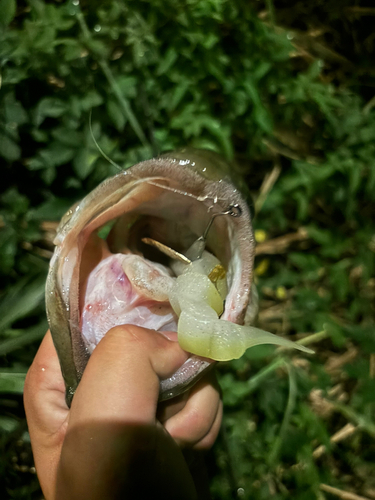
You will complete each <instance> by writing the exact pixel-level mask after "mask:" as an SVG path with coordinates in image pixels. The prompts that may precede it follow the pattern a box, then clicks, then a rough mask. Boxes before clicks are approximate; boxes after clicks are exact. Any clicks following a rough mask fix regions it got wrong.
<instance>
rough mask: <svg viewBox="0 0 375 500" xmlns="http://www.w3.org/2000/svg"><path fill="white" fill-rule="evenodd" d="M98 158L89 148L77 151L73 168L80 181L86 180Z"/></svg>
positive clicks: (97, 154)
mask: <svg viewBox="0 0 375 500" xmlns="http://www.w3.org/2000/svg"><path fill="white" fill-rule="evenodd" d="M98 156H99V153H98V152H97V151H95V152H92V150H91V149H89V148H82V149H80V150H79V151H78V153H77V154H76V155H75V157H74V160H73V167H74V171H75V172H76V174H77V175H78V177H79V178H80V179H86V177H87V176H88V175H89V174H90V173H91V172H92V170H93V168H94V165H95V161H96V160H97V158H98Z"/></svg>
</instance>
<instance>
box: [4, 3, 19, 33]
mask: <svg viewBox="0 0 375 500" xmlns="http://www.w3.org/2000/svg"><path fill="white" fill-rule="evenodd" d="M16 7H17V3H16V0H0V24H2V25H3V26H4V27H5V26H8V24H10V23H11V22H12V21H13V19H14V16H15V15H16Z"/></svg>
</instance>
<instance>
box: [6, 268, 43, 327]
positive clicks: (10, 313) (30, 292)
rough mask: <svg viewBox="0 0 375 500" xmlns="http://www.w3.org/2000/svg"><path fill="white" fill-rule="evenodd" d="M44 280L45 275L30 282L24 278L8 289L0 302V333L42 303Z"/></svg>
mask: <svg viewBox="0 0 375 500" xmlns="http://www.w3.org/2000/svg"><path fill="white" fill-rule="evenodd" d="M45 280H46V276H45V275H41V276H38V277H37V278H34V279H33V280H32V281H30V278H29V277H25V278H23V279H21V280H19V281H18V282H17V283H16V284H15V285H13V286H12V287H11V288H8V290H7V291H6V293H5V294H4V295H3V296H2V298H1V301H0V332H2V331H4V330H5V329H6V328H9V327H10V326H11V325H12V324H13V323H14V322H15V321H17V320H19V319H21V318H23V317H25V316H27V315H28V314H30V313H31V312H32V311H34V309H35V308H36V307H38V306H39V305H41V304H42V303H43V300H44V287H45Z"/></svg>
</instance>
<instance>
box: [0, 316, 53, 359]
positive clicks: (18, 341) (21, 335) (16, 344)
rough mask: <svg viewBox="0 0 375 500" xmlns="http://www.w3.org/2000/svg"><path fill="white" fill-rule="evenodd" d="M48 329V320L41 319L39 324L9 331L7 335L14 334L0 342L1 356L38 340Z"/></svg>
mask: <svg viewBox="0 0 375 500" xmlns="http://www.w3.org/2000/svg"><path fill="white" fill-rule="evenodd" d="M47 329H48V323H47V320H43V321H41V322H40V323H39V324H38V325H36V326H33V327H31V328H27V329H25V330H10V331H7V332H6V334H7V336H12V337H13V338H9V339H8V340H4V341H3V342H0V356H5V355H7V354H9V353H11V352H13V351H16V350H17V349H21V348H23V347H25V346H27V345H29V344H31V343H33V342H36V341H37V340H41V339H42V338H43V336H44V335H45V333H46V331H47Z"/></svg>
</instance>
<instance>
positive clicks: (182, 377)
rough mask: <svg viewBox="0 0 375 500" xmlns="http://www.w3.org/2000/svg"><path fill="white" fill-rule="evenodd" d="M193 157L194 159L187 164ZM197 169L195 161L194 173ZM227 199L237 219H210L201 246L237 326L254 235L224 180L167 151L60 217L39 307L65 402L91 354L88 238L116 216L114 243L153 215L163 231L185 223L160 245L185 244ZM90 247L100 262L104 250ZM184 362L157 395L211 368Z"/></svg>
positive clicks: (173, 391)
mask: <svg viewBox="0 0 375 500" xmlns="http://www.w3.org/2000/svg"><path fill="white" fill-rule="evenodd" d="M194 158H195V157H194ZM187 160H189V158H187ZM197 161H198V162H199V159H198V160H195V162H194V163H197ZM189 162H190V160H189ZM203 162H207V160H206V159H204V160H203ZM204 168H205V167H204V163H203V164H202V162H201V164H200V170H204ZM232 204H239V205H240V206H241V209H242V216H241V217H239V218H231V217H217V218H216V219H215V221H214V224H213V228H212V230H210V233H209V236H208V241H207V246H208V247H209V248H210V249H211V250H212V252H213V253H215V254H216V255H217V257H218V258H219V260H220V261H221V262H223V265H224V266H225V267H226V269H227V276H228V283H229V287H228V288H229V293H228V296H227V298H226V303H225V309H224V313H223V316H222V318H223V319H227V320H229V321H232V322H235V323H240V324H241V323H242V322H243V320H244V317H245V313H246V310H247V307H248V304H249V298H250V288H251V282H252V269H253V257H254V239H253V234H252V228H251V220H250V214H249V211H248V207H247V205H246V202H245V200H244V198H243V197H242V196H241V194H240V192H239V191H238V190H237V189H236V188H235V187H234V186H233V185H232V184H231V183H230V182H228V181H227V180H225V179H222V178H219V179H215V180H209V179H207V178H204V177H203V176H202V175H201V174H200V173H199V170H198V171H195V170H194V169H192V168H190V166H189V164H187V163H184V162H182V163H181V160H179V159H176V158H173V156H172V157H167V158H157V159H154V160H148V161H145V162H142V163H140V164H137V165H135V166H134V167H132V168H131V169H129V170H127V171H124V172H121V173H119V174H117V175H115V176H114V177H112V178H110V179H107V180H106V181H104V182H103V183H102V184H100V185H99V186H98V187H97V188H96V189H94V190H93V191H92V192H91V193H90V194H89V195H88V196H86V197H85V198H84V199H83V200H82V202H80V203H79V204H77V205H76V206H75V208H74V209H73V210H71V212H69V213H68V214H67V215H66V216H65V218H64V219H63V220H62V223H61V224H60V227H59V230H58V233H57V236H56V239H55V244H56V249H55V253H54V256H53V258H52V259H51V263H50V270H49V275H48V278H47V285H46V308H47V316H48V321H49V324H50V329H51V333H52V337H53V340H54V343H55V346H56V350H57V353H58V356H59V359H60V364H61V368H62V373H63V377H64V380H65V385H66V389H67V402H68V404H70V402H71V399H72V396H73V394H74V392H75V389H76V387H77V385H78V383H79V380H80V378H81V377H82V373H83V371H84V369H85V366H86V364H87V362H88V359H89V356H90V352H89V350H88V348H87V345H86V343H85V342H84V340H83V338H82V333H81V307H80V305H81V306H82V298H81V296H82V288H83V286H82V283H81V282H80V281H81V279H80V278H81V277H82V276H81V274H82V273H81V271H82V269H81V268H82V259H83V256H84V255H85V252H86V253H87V249H88V248H89V246H90V241H91V239H92V235H96V231H97V230H98V229H99V228H101V227H102V226H103V225H105V224H106V223H107V222H108V221H110V220H114V219H118V220H119V221H120V220H121V221H122V223H121V224H120V223H116V225H115V227H114V229H113V231H112V240H113V242H114V243H113V245H114V246H116V245H118V235H117V234H116V233H118V232H121V231H119V229H121V228H124V225H126V222H127V221H129V217H133V218H134V215H135V216H137V217H138V216H139V217H141V218H143V219H147V218H150V219H151V218H152V217H155V216H157V218H158V219H160V220H162V221H165V224H164V225H165V227H166V228H167V231H169V233H171V231H170V227H172V226H173V225H174V224H177V225H178V224H180V221H184V222H185V223H186V225H187V226H189V233H186V231H185V233H184V234H183V235H182V236H181V237H177V239H176V235H175V234H169V235H168V241H165V242H164V243H166V244H169V245H170V246H173V245H174V244H176V246H178V245H180V246H181V245H182V246H184V243H185V240H189V238H190V240H192V238H193V239H194V238H196V237H199V236H200V235H201V234H202V233H203V231H204V229H205V227H206V225H207V223H208V221H209V219H210V217H211V216H212V214H214V213H218V212H223V211H225V210H226V209H227V207H228V206H229V205H232ZM172 232H173V231H172ZM182 232H183V231H182ZM173 233H175V232H173ZM126 236H127V235H125V237H126ZM128 236H129V235H128ZM109 239H111V238H109ZM184 239H185V240H184ZM124 245H125V246H126V241H125V242H124ZM110 250H111V252H112V251H113V249H110ZM96 251H97V253H98V256H97V259H98V261H100V260H101V259H102V258H104V257H105V255H106V252H108V249H106V248H102V249H99V251H98V250H96ZM185 365H186V366H185ZM185 365H183V366H182V367H181V368H180V369H179V370H178V371H177V372H176V374H174V375H173V376H172V377H171V378H170V379H168V380H167V381H162V382H161V392H160V399H161V400H163V399H168V398H170V397H174V396H176V395H178V394H180V393H182V392H183V391H184V390H186V389H188V388H189V387H190V386H191V385H192V384H193V383H194V382H195V381H197V379H198V378H199V376H201V375H202V374H203V373H204V372H205V371H207V369H209V368H210V366H211V362H210V361H208V360H206V359H204V358H199V357H197V356H191V357H190V358H189V360H188V361H187V362H186V363H185Z"/></svg>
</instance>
